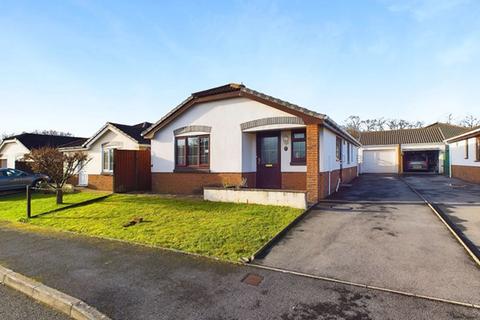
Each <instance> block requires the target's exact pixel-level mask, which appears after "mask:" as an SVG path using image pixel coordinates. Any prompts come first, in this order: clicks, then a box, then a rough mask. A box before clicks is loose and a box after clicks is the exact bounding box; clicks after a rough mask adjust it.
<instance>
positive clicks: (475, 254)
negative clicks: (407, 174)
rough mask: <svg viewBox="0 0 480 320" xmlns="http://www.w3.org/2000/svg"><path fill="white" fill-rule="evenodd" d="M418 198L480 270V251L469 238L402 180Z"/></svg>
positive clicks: (432, 204)
mask: <svg viewBox="0 0 480 320" xmlns="http://www.w3.org/2000/svg"><path fill="white" fill-rule="evenodd" d="M400 180H402V181H403V182H404V183H405V184H406V185H407V186H408V187H409V188H410V189H411V190H412V191H413V192H414V193H415V194H416V195H417V196H419V197H420V198H421V199H422V200H423V202H424V203H425V204H426V205H427V206H428V207H429V208H430V209H431V210H432V211H433V213H435V215H436V216H437V217H438V219H439V220H440V221H441V222H442V223H443V224H444V225H445V226H446V227H447V229H448V230H449V231H450V233H451V234H452V235H453V237H454V238H455V239H456V240H457V241H458V242H459V243H460V245H461V246H462V247H463V249H465V251H466V252H467V254H468V255H469V256H470V258H471V259H472V260H473V261H474V262H475V264H476V265H477V267H478V268H480V250H478V249H477V247H476V246H475V245H474V244H473V243H472V242H471V241H470V239H468V237H467V236H466V235H465V234H464V233H463V232H462V231H461V230H460V229H459V228H458V227H457V225H456V224H455V223H454V222H453V221H452V220H451V219H450V217H448V215H447V214H445V212H443V211H442V210H441V209H440V208H439V207H438V206H437V205H436V204H434V203H431V202H430V201H429V200H428V199H427V198H426V197H424V196H423V195H422V194H421V193H420V192H419V191H418V190H417V189H415V188H414V187H413V186H412V185H410V184H409V183H408V182H407V181H406V180H405V179H403V178H400Z"/></svg>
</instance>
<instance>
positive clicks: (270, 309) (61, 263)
mask: <svg viewBox="0 0 480 320" xmlns="http://www.w3.org/2000/svg"><path fill="white" fill-rule="evenodd" d="M0 243H1V244H2V246H1V247H0V264H3V265H5V266H6V267H9V268H11V269H14V270H15V271H17V272H20V273H23V274H26V275H27V276H30V277H33V278H35V279H37V280H39V281H41V282H43V283H45V284H46V285H49V286H51V287H54V288H56V289H59V290H61V291H64V292H66V293H67V294H70V295H72V296H75V297H77V298H80V299H82V300H84V301H85V302H87V303H88V304H91V305H93V306H95V307H96V308H98V309H99V310H100V311H102V312H104V313H106V314H107V315H109V316H111V317H112V318H113V319H196V320H199V319H214V320H234V319H249V320H255V319H262V320H268V319H282V320H294V319H307V320H308V319H360V320H368V319H452V318H457V319H477V318H479V317H480V310H478V309H473V308H467V307H460V306H455V305H451V304H447V303H442V302H432V301H427V300H424V299H419V298H414V297H406V296H401V295H397V294H393V293H386V292H381V291H378V290H369V289H364V288H358V287H353V286H348V285H340V284H334V283H331V282H326V281H321V280H316V279H310V278H305V277H301V276H295V275H290V274H284V273H281V272H274V271H268V270H263V269H259V268H255V267H251V266H241V265H235V264H230V263H223V262H217V261H214V260H211V259H206V258H200V257H192V256H188V255H184V254H179V253H173V252H169V251H164V250H160V249H155V248H147V247H141V246H134V245H128V244H125V243H120V242H117V241H107V240H99V239H93V238H86V237H81V236H75V235H70V234H67V233H53V232H49V233H44V234H43V233H32V232H31V231H27V230H21V229H15V228H12V227H11V226H10V225H8V224H0ZM249 273H254V274H258V275H260V276H262V277H263V281H262V282H261V283H260V284H259V285H258V286H253V285H249V284H246V283H244V282H242V280H243V279H244V278H245V276H246V275H247V274H249Z"/></svg>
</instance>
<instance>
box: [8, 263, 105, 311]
mask: <svg viewBox="0 0 480 320" xmlns="http://www.w3.org/2000/svg"><path fill="white" fill-rule="evenodd" d="M0 284H1V285H5V286H7V287H9V288H11V289H14V290H16V291H18V292H21V293H23V294H24V295H26V296H28V297H30V298H31V299H33V300H35V301H38V302H40V303H42V304H44V305H46V306H48V307H50V308H52V309H54V310H56V311H58V312H61V313H63V314H66V315H67V316H69V317H71V318H72V319H76V320H85V319H89V320H109V319H110V318H109V317H108V316H106V315H105V314H103V313H101V312H100V311H98V310H97V309H95V308H94V307H92V306H90V305H88V304H87V303H85V302H83V301H82V300H80V299H77V298H75V297H72V296H70V295H68V294H66V293H63V292H61V291H59V290H57V289H54V288H51V287H49V286H47V285H45V284H42V283H40V282H38V281H35V280H33V279H31V278H29V277H27V276H24V275H22V274H20V273H17V272H15V271H13V270H10V269H7V268H5V267H3V266H2V265H0Z"/></svg>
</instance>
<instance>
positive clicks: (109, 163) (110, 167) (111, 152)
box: [108, 149, 114, 171]
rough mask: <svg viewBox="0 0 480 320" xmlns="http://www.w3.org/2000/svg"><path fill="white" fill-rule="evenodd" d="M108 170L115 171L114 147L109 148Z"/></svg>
mask: <svg viewBox="0 0 480 320" xmlns="http://www.w3.org/2000/svg"><path fill="white" fill-rule="evenodd" d="M108 153H109V155H108V170H110V171H113V153H114V149H110V150H108Z"/></svg>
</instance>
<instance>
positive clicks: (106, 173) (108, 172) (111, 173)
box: [101, 171, 113, 176]
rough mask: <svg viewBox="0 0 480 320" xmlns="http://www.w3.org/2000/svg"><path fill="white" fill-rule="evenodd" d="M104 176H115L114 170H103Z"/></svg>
mask: <svg viewBox="0 0 480 320" xmlns="http://www.w3.org/2000/svg"><path fill="white" fill-rule="evenodd" d="M101 175H102V176H113V171H102V173H101Z"/></svg>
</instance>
